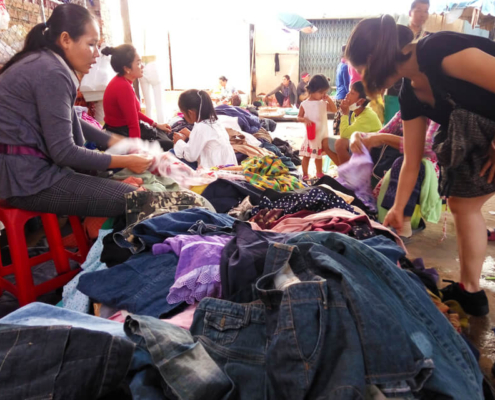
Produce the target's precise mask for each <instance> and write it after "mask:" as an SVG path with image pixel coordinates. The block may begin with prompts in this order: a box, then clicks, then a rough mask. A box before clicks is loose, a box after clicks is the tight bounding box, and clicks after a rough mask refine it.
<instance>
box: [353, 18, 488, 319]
mask: <svg viewBox="0 0 495 400" xmlns="http://www.w3.org/2000/svg"><path fill="white" fill-rule="evenodd" d="M406 30H408V28H406V27H400V26H399V27H397V25H396V24H395V20H394V18H393V17H391V16H389V15H385V16H383V17H382V18H370V19H366V20H363V21H361V22H360V23H359V24H358V25H357V27H356V28H355V29H354V32H353V34H352V36H351V38H350V39H349V42H348V45H347V51H346V58H347V59H348V60H349V62H350V63H351V64H352V65H353V66H354V67H355V68H356V69H357V70H358V71H360V72H362V73H363V80H364V82H365V85H366V88H367V91H368V94H369V95H374V94H376V93H378V92H380V91H381V90H383V89H385V88H387V87H389V86H391V85H392V84H393V83H394V82H397V80H398V79H399V78H401V77H402V78H404V84H403V86H402V89H401V92H400V106H401V113H402V119H403V121H404V154H405V159H404V164H403V165H402V171H401V174H400V179H399V186H398V192H397V197H396V199H395V203H394V206H393V207H392V208H391V209H390V211H389V212H388V215H387V217H386V219H385V225H389V226H392V227H394V228H395V229H397V230H398V231H399V232H400V231H401V229H402V226H403V221H404V207H405V205H406V204H407V201H408V199H409V196H410V195H411V193H412V190H413V187H414V183H415V182H416V179H417V176H418V172H419V169H420V165H421V158H422V155H423V149H424V140H425V134H426V125H427V124H426V121H427V119H428V118H429V119H431V120H433V121H435V122H437V123H439V124H440V125H441V128H440V131H439V133H438V134H437V136H436V137H435V143H434V147H433V149H434V151H435V152H436V153H437V156H438V160H439V163H440V164H441V166H442V181H441V193H442V194H444V195H446V196H448V197H449V199H448V204H449V207H450V209H451V211H452V213H453V215H454V220H455V225H456V231H457V241H458V248H459V259H460V268H461V271H460V278H459V282H456V283H453V284H451V285H449V286H447V287H446V288H444V289H442V293H443V299H444V300H457V301H458V302H459V303H460V304H461V306H462V307H463V308H464V310H465V311H466V312H467V313H469V314H471V315H475V316H481V315H486V314H487V313H488V300H487V298H486V295H485V292H484V291H483V290H480V284H479V280H480V275H481V269H482V265H483V261H484V258H485V253H486V246H487V238H486V235H487V233H486V225H485V221H484V219H483V215H482V213H481V207H482V206H483V204H485V203H486V201H487V200H488V199H489V198H490V197H491V196H492V195H493V192H495V182H494V175H495V142H494V137H495V109H494V107H493V104H495V76H494V75H493V71H494V69H495V43H494V42H492V41H490V40H488V39H485V38H481V37H477V36H471V35H464V34H460V33H454V32H438V33H432V34H431V35H429V36H427V37H425V38H423V39H421V40H420V41H419V42H418V43H417V44H412V43H411V44H408V45H406V46H405V47H404V48H403V49H401V48H400V46H399V42H400V38H399V36H400V37H402V36H404V35H406V34H408V35H410V32H409V33H407V31H406ZM456 149H458V150H456Z"/></svg>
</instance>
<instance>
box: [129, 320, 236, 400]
mask: <svg viewBox="0 0 495 400" xmlns="http://www.w3.org/2000/svg"><path fill="white" fill-rule="evenodd" d="M124 329H125V332H126V334H127V335H128V337H129V338H130V339H131V340H132V341H133V342H135V343H136V345H137V346H138V354H139V357H137V359H136V361H137V362H139V363H140V364H141V365H146V364H147V363H149V362H151V364H152V365H153V366H154V370H155V371H158V374H159V378H160V380H159V381H160V382H161V386H162V388H163V389H162V390H163V395H164V398H178V399H181V400H196V399H198V400H200V399H204V398H208V399H222V398H224V396H226V395H227V394H228V393H229V392H230V391H231V390H232V383H231V382H230V380H229V379H228V377H227V376H226V375H225V374H224V373H223V372H222V370H221V369H220V368H219V367H218V366H217V364H216V363H215V362H214V361H213V359H212V358H211V357H210V356H209V355H208V353H207V352H206V351H205V349H204V347H203V345H202V344H201V343H197V342H194V340H193V337H192V335H191V334H190V333H189V331H187V330H185V329H182V328H179V327H177V326H175V325H172V324H170V323H167V322H163V321H160V320H158V319H155V318H151V317H146V316H138V315H132V316H129V317H127V319H126V322H125V324H124ZM146 353H148V354H149V356H150V359H148V358H147V357H146ZM138 366H139V365H138V363H136V365H134V367H136V368H137V367H138ZM155 377H156V374H153V371H149V370H148V371H147V376H146V378H148V382H150V381H151V382H152V383H153V382H156V380H155V379H153V378H155ZM136 381H137V382H136ZM144 382H146V379H145V377H144V376H143V374H137V375H136V376H135V377H134V379H133V382H131V390H132V391H133V397H134V398H142V399H143V400H144V399H146V400H149V399H150V398H152V399H155V398H157V395H158V393H157V392H156V385H153V384H151V385H150V387H148V388H147V390H146V393H147V396H148V397H146V396H144V395H143V394H141V395H139V387H138V386H137V383H139V384H143V383H144Z"/></svg>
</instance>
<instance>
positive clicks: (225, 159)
mask: <svg viewBox="0 0 495 400" xmlns="http://www.w3.org/2000/svg"><path fill="white" fill-rule="evenodd" d="M174 151H175V155H176V156H177V157H179V158H184V159H185V160H187V161H189V162H194V161H197V162H198V164H199V165H200V166H201V167H203V168H206V169H209V168H211V167H215V166H218V165H237V159H236V157H235V152H234V149H233V148H232V146H231V144H230V139H229V134H228V133H227V131H226V130H225V128H224V127H223V126H222V125H220V124H219V123H218V122H214V123H211V122H209V121H202V122H197V123H195V124H194V128H193V130H192V132H191V135H190V136H189V142H187V143H186V142H184V141H183V140H179V141H178V142H177V143H176V144H175V146H174Z"/></svg>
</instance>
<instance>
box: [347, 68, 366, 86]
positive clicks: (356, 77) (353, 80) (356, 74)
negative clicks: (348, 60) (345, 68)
mask: <svg viewBox="0 0 495 400" xmlns="http://www.w3.org/2000/svg"><path fill="white" fill-rule="evenodd" d="M349 78H350V80H351V83H350V85H351V86H352V85H353V84H354V83H356V82H359V81H362V80H363V77H362V76H361V75H360V74H359V72H357V71H356V69H355V68H354V67H353V66H352V65H350V64H349ZM350 89H351V88H349V90H350Z"/></svg>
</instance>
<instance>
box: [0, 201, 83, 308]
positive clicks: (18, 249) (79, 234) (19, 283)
mask: <svg viewBox="0 0 495 400" xmlns="http://www.w3.org/2000/svg"><path fill="white" fill-rule="evenodd" d="M34 217H41V221H42V222H43V227H44V230H45V235H46V239H47V241H48V246H49V248H50V251H48V252H46V253H43V254H40V255H39V256H36V257H32V258H29V255H28V248H27V245H26V238H25V236H24V226H25V225H26V222H27V221H28V220H30V219H31V218H34ZM0 221H2V222H3V224H4V225H5V230H6V232H7V239H8V242H9V248H10V255H11V259H12V264H10V265H6V266H4V265H3V264H2V262H1V259H0V295H1V294H2V292H3V290H6V291H8V292H10V293H12V294H13V295H14V296H15V297H16V298H17V300H18V301H19V305H20V306H21V307H22V306H25V305H26V304H29V303H32V302H34V301H36V298H37V297H38V296H40V295H42V294H45V293H48V292H51V291H53V290H55V289H57V288H59V287H62V286H64V285H65V284H66V283H68V282H69V281H70V280H71V279H72V278H74V276H76V275H77V274H78V273H79V271H80V268H78V269H75V270H71V269H70V263H69V260H70V259H72V260H75V261H77V262H78V263H80V264H82V263H83V262H84V261H85V260H86V256H87V255H88V251H89V245H88V240H87V238H86V235H85V233H84V230H83V227H82V225H81V221H80V220H79V217H74V216H72V217H69V222H70V224H71V226H72V231H73V233H74V236H75V237H76V241H77V245H78V251H77V253H73V252H70V251H68V250H67V249H65V248H64V245H63V244H62V235H61V233H60V227H59V225H58V219H57V216H56V215H55V214H47V213H40V212H32V211H24V210H19V209H18V208H11V207H9V206H8V205H6V204H5V202H1V203H0ZM48 260H53V262H54V264H55V268H56V270H57V273H58V276H56V277H55V278H53V279H50V280H48V281H46V282H43V283H41V284H39V285H36V286H35V285H34V281H33V275H32V273H31V268H32V267H34V266H35V265H38V264H41V263H44V262H46V261H48ZM12 274H14V275H15V282H16V284H15V285H14V284H12V283H10V282H9V281H7V280H6V279H5V278H3V277H4V276H7V275H12Z"/></svg>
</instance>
